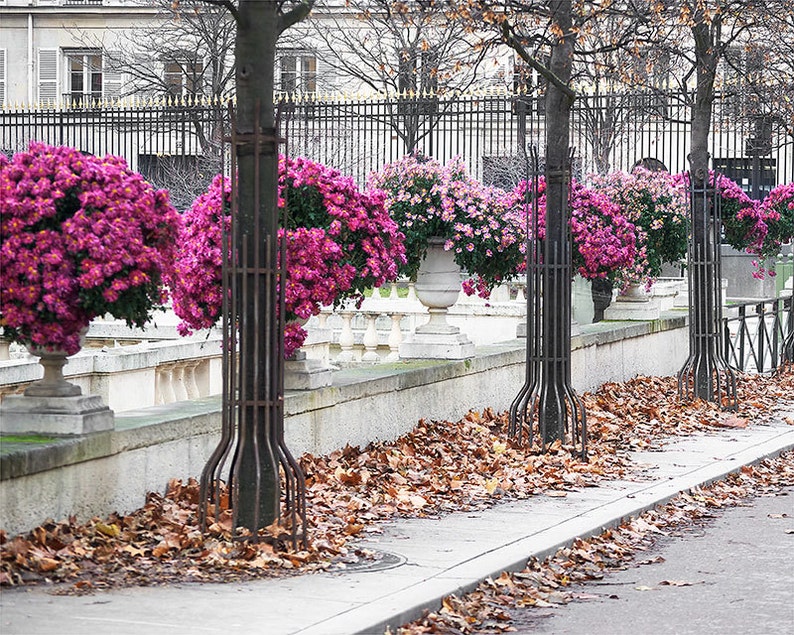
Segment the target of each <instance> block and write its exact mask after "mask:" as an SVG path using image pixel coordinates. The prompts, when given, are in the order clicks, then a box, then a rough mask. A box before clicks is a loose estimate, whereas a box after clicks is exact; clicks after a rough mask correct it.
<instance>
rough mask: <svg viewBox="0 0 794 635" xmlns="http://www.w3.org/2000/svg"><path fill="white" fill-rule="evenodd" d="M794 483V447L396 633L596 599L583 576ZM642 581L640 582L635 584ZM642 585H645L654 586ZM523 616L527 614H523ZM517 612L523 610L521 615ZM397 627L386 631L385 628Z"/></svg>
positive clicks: (499, 628)
mask: <svg viewBox="0 0 794 635" xmlns="http://www.w3.org/2000/svg"><path fill="white" fill-rule="evenodd" d="M791 486H794V452H787V453H784V454H782V455H781V456H779V457H777V458H776V459H770V460H766V461H764V462H762V463H760V464H759V465H756V466H744V467H742V468H741V470H740V471H739V472H737V473H734V474H730V475H729V476H728V477H727V478H726V479H725V480H722V481H718V482H716V483H713V484H712V485H710V486H709V487H705V488H695V489H692V490H690V491H688V492H684V493H682V494H680V495H679V496H677V497H675V498H674V499H673V500H671V501H670V502H669V503H667V504H665V505H663V506H660V507H657V508H655V509H652V510H650V511H647V512H644V513H643V514H641V515H640V516H638V517H636V518H632V519H631V520H629V521H628V522H625V523H623V524H621V525H620V526H618V527H615V528H614V529H608V530H607V531H605V532H603V533H601V534H600V535H598V536H596V537H593V538H590V539H587V540H585V539H577V540H575V541H574V542H573V544H572V545H571V546H570V547H564V548H562V549H559V550H558V551H557V552H556V553H555V554H554V555H553V556H549V557H548V558H546V559H545V560H543V561H539V560H538V559H537V558H532V559H530V560H529V562H528V563H527V566H526V568H525V569H523V570H521V571H519V572H515V573H508V572H503V573H502V574H501V575H500V576H499V577H498V578H496V579H493V578H488V579H487V580H485V581H484V582H482V583H480V585H479V586H478V587H477V588H476V589H475V590H474V591H472V592H471V593H469V594H467V595H465V596H463V597H458V596H456V595H450V596H447V597H445V598H444V599H443V600H442V605H441V609H440V610H439V611H437V612H432V613H427V614H426V615H425V616H424V617H422V618H421V619H419V620H416V621H414V622H411V623H409V624H405V625H403V626H402V627H400V628H399V629H398V630H397V635H419V634H422V633H457V634H466V633H505V632H515V631H516V630H517V629H516V628H515V626H514V619H515V618H516V617H518V615H517V611H519V610H521V609H527V608H532V607H534V608H550V607H554V606H559V605H562V604H567V603H569V602H572V601H576V600H589V599H596V598H598V597H599V596H597V595H595V594H592V593H588V592H587V590H586V588H587V587H586V586H583V583H586V582H588V581H592V580H600V579H602V578H603V577H604V575H605V574H606V573H608V572H612V571H619V570H622V569H627V568H628V567H629V566H637V565H643V564H653V563H655V562H662V561H663V558H662V557H661V556H654V557H652V558H645V559H641V557H642V555H643V552H645V551H647V550H649V549H651V548H652V547H653V546H654V545H655V544H656V543H657V541H658V538H659V536H664V535H675V534H676V533H677V532H680V531H681V530H682V529H683V528H685V527H689V526H692V525H693V524H695V523H698V522H700V521H702V520H703V519H707V518H710V517H712V516H713V515H714V512H715V510H717V509H722V508H727V507H731V506H735V505H740V504H742V502H743V501H744V500H745V499H746V498H748V497H750V496H761V495H774V494H775V493H776V492H778V491H780V490H781V489H782V488H784V487H791ZM659 584H660V585H671V586H688V585H691V584H693V583H692V582H688V581H686V580H663V581H661V582H660V583H659ZM638 589H639V587H638ZM650 589H651V587H642V588H641V589H640V590H650ZM522 617H523V616H522ZM519 619H520V618H519ZM389 633H392V631H387V634H389Z"/></svg>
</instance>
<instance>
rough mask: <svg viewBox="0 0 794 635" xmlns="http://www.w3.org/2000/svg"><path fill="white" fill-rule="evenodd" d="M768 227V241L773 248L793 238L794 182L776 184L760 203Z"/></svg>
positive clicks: (778, 247)
mask: <svg viewBox="0 0 794 635" xmlns="http://www.w3.org/2000/svg"><path fill="white" fill-rule="evenodd" d="M761 210H762V212H763V215H764V218H765V220H766V223H767V226H768V227H769V235H768V241H769V242H770V243H771V247H772V248H773V249H777V250H779V249H780V245H782V244H783V243H789V242H791V240H792V238H794V183H785V184H783V185H778V186H777V187H775V188H774V189H772V191H771V192H770V193H769V194H768V195H767V197H766V198H765V199H764V200H763V202H762V203H761Z"/></svg>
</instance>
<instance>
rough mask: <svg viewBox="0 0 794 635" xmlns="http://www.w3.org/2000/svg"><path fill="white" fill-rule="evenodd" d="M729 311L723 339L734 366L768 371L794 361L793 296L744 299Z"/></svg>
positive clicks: (759, 371) (749, 369) (725, 321)
mask: <svg viewBox="0 0 794 635" xmlns="http://www.w3.org/2000/svg"><path fill="white" fill-rule="evenodd" d="M730 311H731V312H732V313H734V315H733V316H731V317H726V318H724V319H723V327H724V340H723V341H724V344H725V352H726V357H727V361H728V363H729V364H730V365H731V366H732V367H733V368H735V369H737V370H742V371H745V372H752V373H768V372H773V371H775V370H777V369H778V368H780V366H781V365H782V364H792V363H794V296H788V297H779V298H772V299H768V300H753V301H751V302H744V303H741V304H737V305H733V306H731V307H730Z"/></svg>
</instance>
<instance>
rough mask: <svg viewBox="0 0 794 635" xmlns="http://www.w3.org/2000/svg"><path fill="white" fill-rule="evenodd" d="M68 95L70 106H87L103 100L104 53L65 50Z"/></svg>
mask: <svg viewBox="0 0 794 635" xmlns="http://www.w3.org/2000/svg"><path fill="white" fill-rule="evenodd" d="M64 58H65V60H66V94H65V95H64V98H65V100H66V102H67V103H70V104H86V103H91V102H93V101H99V100H101V99H102V52H101V51H99V50H79V51H76V50H69V49H65V50H64Z"/></svg>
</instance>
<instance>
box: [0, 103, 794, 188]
mask: <svg viewBox="0 0 794 635" xmlns="http://www.w3.org/2000/svg"><path fill="white" fill-rule="evenodd" d="M542 100H543V97H542V96H539V95H529V94H508V93H505V92H499V91H495V90H487V91H486V90H483V91H474V92H471V93H467V94H461V95H444V96H403V97H399V96H369V97H360V98H359V97H357V98H351V97H347V96H318V95H312V96H306V97H298V98H291V99H286V98H285V99H283V100H282V101H281V105H280V107H279V117H280V121H281V128H280V129H281V134H282V135H283V136H284V137H286V139H287V144H288V145H287V151H288V152H289V154H291V155H292V156H297V155H303V156H307V157H309V158H311V159H314V160H317V161H320V162H322V163H324V164H327V165H330V166H333V167H335V168H337V169H339V170H340V171H341V172H343V173H345V174H349V175H352V176H353V177H354V178H355V180H356V181H357V182H358V183H360V184H363V183H364V182H365V180H366V177H367V175H368V174H369V173H370V172H372V171H375V170H378V169H380V168H381V167H382V166H383V165H384V164H386V163H389V162H391V161H394V160H397V159H399V158H400V157H402V156H404V155H405V154H406V153H408V152H410V151H412V150H416V151H419V152H422V153H424V154H426V155H429V156H433V157H435V158H437V159H439V160H441V161H446V160H448V159H450V158H452V157H454V156H461V157H462V158H463V160H464V161H465V162H466V164H467V165H468V166H469V169H470V170H471V171H472V173H473V174H474V175H475V176H476V177H477V178H480V179H482V180H483V181H485V182H487V183H493V184H497V185H501V186H510V185H512V184H513V183H515V182H517V181H518V180H520V179H521V178H522V175H523V174H525V172H526V166H524V165H523V159H522V157H523V156H524V149H525V148H526V147H527V146H528V145H530V144H531V145H535V146H537V147H539V148H541V149H542V148H543V147H544V145H545V144H544V135H545V115H544V109H543V101H542ZM688 103H689V100H688V96H687V95H686V94H682V93H670V94H667V95H659V94H648V93H622V94H597V95H583V96H581V97H580V98H579V99H577V101H576V102H575V105H574V109H573V117H572V137H571V143H572V145H573V146H574V147H575V149H576V157H577V159H576V164H575V165H574V166H573V173H574V174H573V175H574V177H576V178H580V179H581V178H583V177H585V176H586V175H587V174H589V173H595V172H597V173H605V172H608V171H610V170H618V169H622V170H629V169H631V168H632V167H633V166H634V165H635V164H637V163H638V162H644V163H645V164H646V165H652V166H656V167H664V168H666V169H667V170H669V171H670V172H679V171H683V170H685V169H687V167H688V165H687V154H688V153H689V142H690V125H689V119H690V112H689V106H688ZM780 121H781V118H775V117H769V116H756V115H753V114H752V113H748V112H745V111H744V110H743V109H742V107H741V105H737V103H736V102H735V101H733V100H728V99H726V100H721V99H719V100H718V101H717V103H716V104H715V108H714V126H713V130H712V135H711V142H712V148H711V156H712V159H713V166H714V168H715V169H717V170H720V171H721V172H723V173H724V174H726V175H727V176H729V177H731V178H733V179H734V180H736V181H737V182H739V183H740V184H741V185H742V186H743V187H744V188H745V189H746V190H747V191H748V193H751V194H755V196H756V197H761V196H763V194H764V193H766V192H767V191H768V190H769V189H771V188H772V187H774V186H775V185H777V184H779V183H786V182H791V181H794V138H793V137H792V136H791V135H790V133H788V132H787V131H786V129H785V126H784V125H783V124H782V123H779V122H780ZM228 132H229V131H228V110H227V108H226V107H225V106H224V105H223V104H221V103H195V104H191V103H179V104H174V103H169V102H161V103H151V102H149V103H144V102H129V103H114V104H104V103H98V104H94V105H93V106H92V107H78V108H75V107H68V108H26V107H19V108H17V107H11V108H9V107H6V108H5V109H4V110H0V151H2V152H5V153H6V154H12V153H14V152H16V151H19V150H21V149H23V148H25V147H27V144H28V142H29V141H31V140H40V141H45V142H48V143H54V144H65V145H71V146H74V147H78V148H79V149H81V150H84V151H86V152H90V153H93V154H107V153H112V154H118V155H121V156H123V157H124V158H125V159H126V160H127V161H128V163H129V164H130V166H131V167H132V168H133V169H135V170H138V171H140V172H141V173H143V174H144V175H145V176H146V177H147V178H149V179H150V180H152V181H154V182H155V183H157V184H158V185H160V186H163V187H168V188H169V189H171V190H172V194H173V196H174V198H176V199H177V201H178V202H180V203H181V202H182V201H187V202H189V201H190V200H192V196H193V195H194V193H195V192H198V191H201V190H202V189H204V188H205V187H206V185H207V184H208V183H209V180H210V179H211V178H212V176H213V174H214V173H215V172H217V171H218V170H219V169H220V166H221V165H222V162H221V153H222V144H221V143H220V139H222V137H223V134H224V133H228ZM540 161H541V167H542V166H543V163H544V160H543V157H542V156H541V157H540ZM226 164H227V165H228V161H227V162H226Z"/></svg>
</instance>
